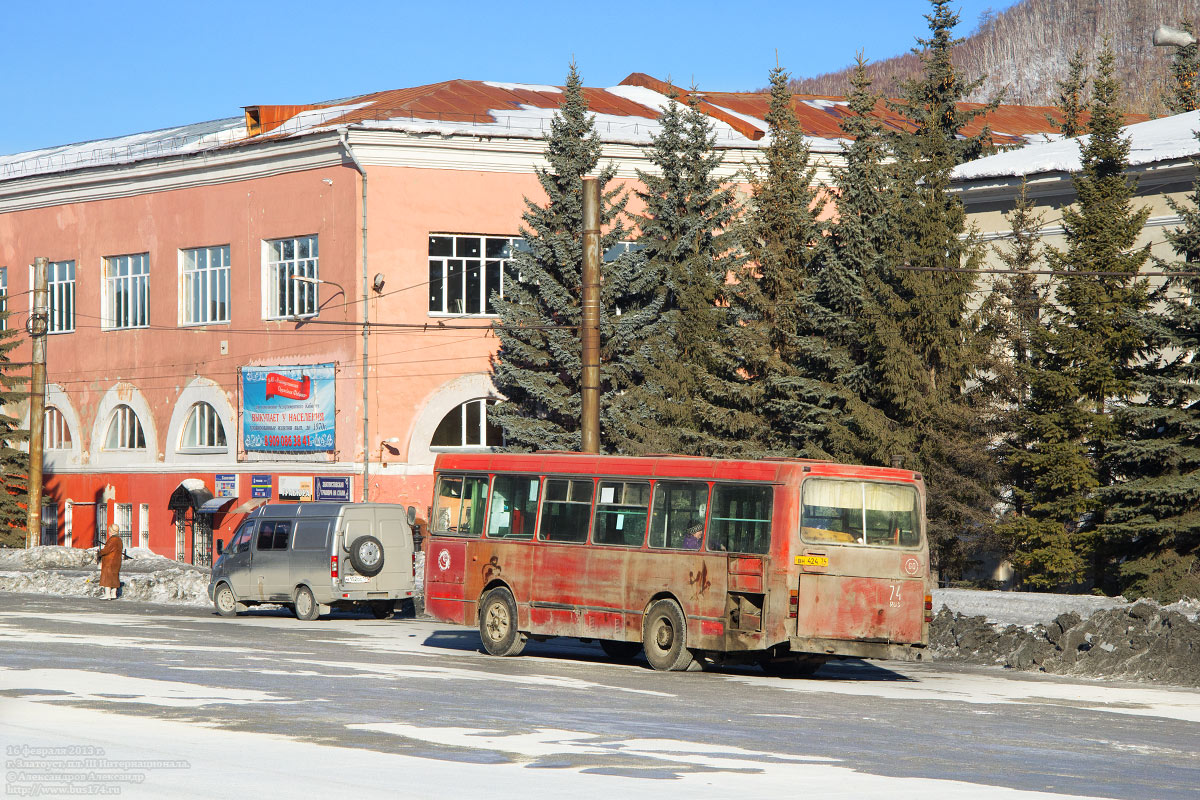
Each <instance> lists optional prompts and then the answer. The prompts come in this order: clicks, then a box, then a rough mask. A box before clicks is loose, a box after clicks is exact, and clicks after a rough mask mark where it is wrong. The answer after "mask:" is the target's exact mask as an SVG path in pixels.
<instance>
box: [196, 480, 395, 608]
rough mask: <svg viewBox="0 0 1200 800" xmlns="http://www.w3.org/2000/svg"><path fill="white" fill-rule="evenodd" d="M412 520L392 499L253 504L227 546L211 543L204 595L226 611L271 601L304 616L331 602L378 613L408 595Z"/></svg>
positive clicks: (219, 542)
mask: <svg viewBox="0 0 1200 800" xmlns="http://www.w3.org/2000/svg"><path fill="white" fill-rule="evenodd" d="M415 518H416V511H415V509H413V508H409V509H408V510H407V511H406V510H405V509H404V507H403V506H399V505H394V504H391V503H295V504H291V503H288V504H283V503H274V504H267V505H264V506H260V507H259V508H257V509H255V510H254V511H252V512H251V513H250V514H249V515H248V516H247V518H246V520H245V521H244V522H242V524H241V525H240V526H239V527H238V529H237V532H236V533H235V534H234V536H233V539H231V540H230V542H229V545H228V546H225V545H224V542H222V541H218V542H217V552H218V553H220V558H219V559H217V563H216V564H214V565H213V568H212V578H211V580H210V581H209V584H208V596H209V598H210V599H211V600H212V601H213V605H214V606H215V607H216V609H217V613H219V614H220V615H221V616H225V617H231V616H234V615H236V614H237V613H238V612H239V611H245V610H246V607H247V606H252V605H259V604H262V603H277V604H280V605H283V606H286V607H289V608H291V609H292V610H293V612H294V613H295V614H296V617H297V618H298V619H303V620H312V619H316V618H317V617H319V616H320V615H321V614H327V613H329V610H330V609H331V608H364V609H367V610H369V611H371V612H372V613H373V614H374V615H375V616H376V617H378V618H379V619H385V618H387V617H390V616H391V615H392V614H393V612H395V611H396V609H397V606H398V604H400V603H404V602H406V601H407V602H408V603H411V598H412V597H413V593H414V590H415V581H414V577H415V576H414V563H415V561H416V559H415V558H414V557H413V553H414V546H415V545H416V542H415V541H414V536H413V525H412V523H413V520H414V519H415Z"/></svg>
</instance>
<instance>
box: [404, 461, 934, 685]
mask: <svg viewBox="0 0 1200 800" xmlns="http://www.w3.org/2000/svg"><path fill="white" fill-rule="evenodd" d="M434 472H435V475H434V477H435V483H434V498H433V505H432V507H431V509H430V520H429V533H430V537H429V544H428V548H427V554H426V561H425V564H426V568H425V608H426V611H427V612H428V613H429V614H431V615H432V616H433V617H434V618H435V619H438V620H441V621H443V622H453V623H458V624H463V625H478V626H479V632H480V636H481V638H482V639H483V645H484V648H485V649H486V650H487V651H488V652H489V653H492V654H493V655H499V656H510V655H517V654H519V653H520V652H521V650H522V649H523V648H524V646H525V642H526V640H527V639H528V638H534V639H537V640H541V639H544V638H548V637H551V636H572V637H578V638H581V639H586V640H592V639H595V640H599V641H600V644H601V645H602V646H603V648H604V650H605V652H606V653H608V654H609V655H610V656H611V657H614V658H632V657H633V656H634V655H635V654H636V653H637V652H638V650H644V651H645V655H646V658H647V660H648V661H649V662H650V665H651V666H652V667H654V668H655V669H660V670H683V669H687V668H688V667H689V666H690V665H691V664H692V662H693V660H694V659H702V660H707V661H713V662H717V663H730V662H734V663H747V662H750V663H753V662H757V663H759V664H761V665H762V667H763V669H764V670H766V671H767V672H770V673H773V674H784V673H790V674H809V673H811V672H812V671H814V670H815V669H817V668H818V667H820V665H821V664H823V663H825V662H826V661H827V660H828V659H830V658H832V657H836V656H853V657H859V658H882V659H902V660H909V661H916V660H920V659H921V656H922V652H923V649H924V647H925V646H926V645H927V643H928V640H929V622H930V620H931V610H930V609H931V598H930V596H929V589H928V578H929V547H928V544H927V543H926V537H925V524H924V509H925V488H924V483H923V481H922V479H921V475H920V474H919V473H915V472H912V471H907V470H901V469H889V468H885V467H856V466H846V465H842V464H835V463H829V462H822V461H806V460H800V459H779V460H763V461H733V460H724V459H710V458H691V457H683V456H653V457H637V458H635V457H624V456H600V455H592V454H576V453H531V454H490V453H478V454H442V455H439V456H438V458H437V462H436V465H435V468H434Z"/></svg>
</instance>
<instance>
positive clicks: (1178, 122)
mask: <svg viewBox="0 0 1200 800" xmlns="http://www.w3.org/2000/svg"><path fill="white" fill-rule="evenodd" d="M1121 130H1122V135H1123V136H1126V137H1128V138H1129V140H1130V150H1129V165H1130V166H1138V165H1140V164H1153V163H1155V162H1158V161H1172V160H1175V159H1181V158H1188V157H1190V156H1194V155H1200V142H1198V141H1197V140H1196V136H1195V132H1196V131H1197V130H1200V111H1189V112H1188V113H1186V114H1176V115H1175V116H1172V117H1163V118H1161V119H1152V120H1150V121H1148V122H1138V123H1136V124H1133V125H1126V126H1125V127H1124V128H1122V129H1121ZM1089 138H1090V137H1088V136H1081V137H1079V138H1077V139H1064V138H1061V137H1060V138H1058V139H1057V140H1056V141H1049V142H1042V143H1039V144H1030V145H1026V146H1025V147H1022V148H1020V149H1019V150H1010V151H1008V152H1006V153H997V154H996V155H994V156H986V157H985V158H980V159H977V160H975V161H969V162H967V163H966V164H960V165H959V166H958V167H956V168H955V169H954V173H953V179H954V180H955V181H970V180H976V179H979V178H1002V177H1021V176H1025V175H1035V174H1039V173H1044V172H1078V171H1079V168H1080V153H1079V148H1080V146H1081V144H1082V143H1083V142H1086V141H1087V140H1088V139H1089Z"/></svg>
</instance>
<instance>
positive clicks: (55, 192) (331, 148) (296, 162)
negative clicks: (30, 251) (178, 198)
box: [0, 132, 344, 213]
mask: <svg viewBox="0 0 1200 800" xmlns="http://www.w3.org/2000/svg"><path fill="white" fill-rule="evenodd" d="M343 158H344V156H343V154H342V152H341V148H340V147H339V145H338V136H337V133H336V132H327V133H318V134H312V135H310V136H302V137H297V138H294V139H284V140H279V139H276V140H271V141H263V142H261V143H255V144H248V145H242V146H238V147H228V148H222V149H219V150H206V151H202V152H199V153H189V154H184V155H174V156H165V157H162V158H152V159H146V160H144V161H136V162H133V163H124V164H114V165H108V166H100V167H84V168H82V169H75V170H66V171H62V172H52V173H46V174H41V175H33V176H30V177H28V178H15V179H12V180H7V181H0V213H5V212H12V211H26V210H29V209H34V208H46V207H49V206H59V205H66V204H68V203H87V202H93V201H97V200H110V199H114V198H119V197H130V196H134V195H141V194H151V193H154V192H164V191H172V190H177V189H189V188H194V187H198V186H210V185H214V184H221V183H231V182H234V181H242V180H251V179H255V178H267V177H271V176H274V175H281V174H284V173H288V172H299V171H302V170H309V169H318V168H321V167H331V166H340V165H341V164H342V163H343Z"/></svg>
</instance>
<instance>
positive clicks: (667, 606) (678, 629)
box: [642, 600, 693, 672]
mask: <svg viewBox="0 0 1200 800" xmlns="http://www.w3.org/2000/svg"><path fill="white" fill-rule="evenodd" d="M642 649H643V650H645V651H646V660H647V661H649V662H650V666H652V667H654V668H655V669H657V670H663V671H669V672H682V671H683V670H686V669H687V668H688V667H690V666H691V665H692V661H693V657H692V653H691V651H690V650H688V649H687V619H686V618H685V617H684V616H683V609H682V608H680V607H679V604H678V603H676V602H675V601H674V600H659V601H658V602H656V603H654V604H652V605H651V606H650V609H649V610H648V611H647V612H646V616H645V617H643V618H642Z"/></svg>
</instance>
